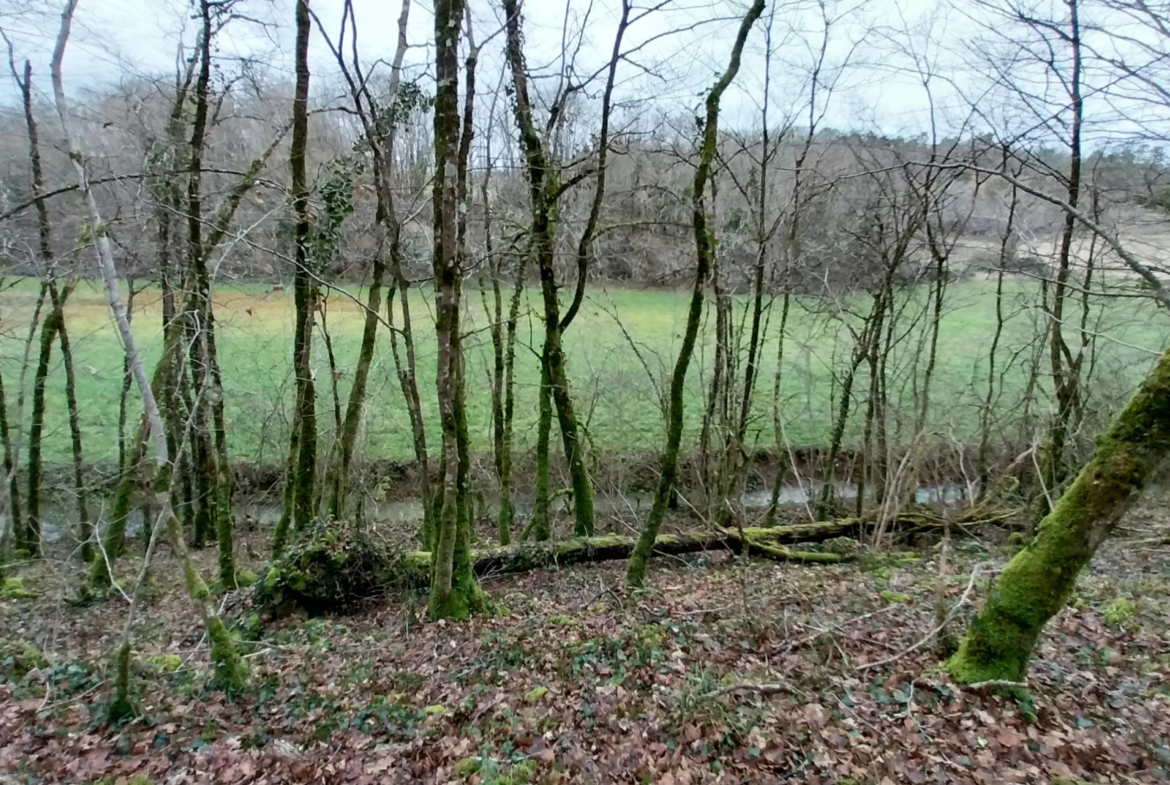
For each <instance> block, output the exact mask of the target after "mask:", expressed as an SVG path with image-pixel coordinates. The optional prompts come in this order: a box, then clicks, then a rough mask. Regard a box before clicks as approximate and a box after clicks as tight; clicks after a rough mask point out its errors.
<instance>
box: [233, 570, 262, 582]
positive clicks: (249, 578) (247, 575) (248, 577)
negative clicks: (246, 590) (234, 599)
mask: <svg viewBox="0 0 1170 785" xmlns="http://www.w3.org/2000/svg"><path fill="white" fill-rule="evenodd" d="M256 581H257V577H256V573H254V572H253V571H252V570H248V569H244V570H239V571H237V572H236V585H237V586H251V585H252V584H253V583H255V582H256Z"/></svg>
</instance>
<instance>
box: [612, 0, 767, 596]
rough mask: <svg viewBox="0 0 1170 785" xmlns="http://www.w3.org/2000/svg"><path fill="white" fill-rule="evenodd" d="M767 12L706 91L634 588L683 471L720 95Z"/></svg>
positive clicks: (746, 26)
mask: <svg viewBox="0 0 1170 785" xmlns="http://www.w3.org/2000/svg"><path fill="white" fill-rule="evenodd" d="M763 12H764V0H755V2H754V3H753V4H752V6H751V8H749V9H748V12H747V14H746V15H745V16H744V18H743V20H742V21H741V22H740V25H739V32H738V34H737V35H736V38H735V44H734V46H733V47H732V50H731V59H730V62H729V63H728V65H727V70H726V71H724V72H723V75H722V76H721V77H720V78H719V81H718V82H716V83H715V85H714V86H713V87H712V88H711V92H710V93H709V94H708V95H707V116H706V120H705V121H704V123H703V136H702V145H701V146H700V148H699V165H698V166H697V167H696V168H695V180H694V185H693V186H692V189H691V222H692V226H693V228H694V234H695V255H696V265H695V282H694V287H693V288H692V290H691V304H690V308H689V309H688V311H687V326H686V328H685V331H684V332H683V342H682V346H680V347H679V352H678V359H677V360H676V361H675V364H674V372H673V373H672V374H671V377H670V401H669V405H668V409H667V424H666V449H665V450H663V453H662V470H661V474H660V475H659V478H658V487H657V489H656V490H655V492H654V504H653V505H652V506H651V508H650V514H649V515H647V516H646V520H645V522H643V524H642V531H641V533H640V534H639V536H638V543H637V545H636V546H635V547H634V550H633V552H632V553H631V554H630V560H629V563H628V564H627V567H626V582H627V583H628V584H629V585H630V586H631V587H632V588H640V587H642V586H643V585H644V584H645V582H646V564H647V563H648V562H649V560H650V555H651V553H653V551H654V543H655V540H656V539H657V538H658V530H659V529H660V528H661V527H662V519H663V518H664V517H665V516H666V507H667V504H668V503H669V502H670V495H671V492H672V491H673V490H674V482H675V476H676V475H677V473H678V453H679V446H680V445H681V443H682V429H683V392H684V389H685V387H686V379H687V369H688V368H689V367H690V364H691V356H692V355H693V354H694V351H695V340H696V339H697V337H698V334H699V321H700V320H701V319H702V316H703V288H704V287H705V286H706V283H707V274H708V273H709V272H710V270H711V263H712V259H713V258H714V256H715V238H714V236H713V235H712V232H711V229H710V227H709V225H708V220H707V205H706V193H707V179H708V178H709V177H710V174H711V164H712V162H713V161H714V160H715V154H716V152H717V146H718V143H719V101H720V99H721V98H722V97H723V93H724V91H725V90H727V87H728V85H730V84H731V82H732V80H733V79H735V75H736V73H738V72H739V63H740V58H741V57H742V56H743V48H744V44H745V43H746V42H747V37H748V33H749V32H750V31H751V29H752V25H753V24H755V21H756V20H757V19H759V18H760V14H762V13H763Z"/></svg>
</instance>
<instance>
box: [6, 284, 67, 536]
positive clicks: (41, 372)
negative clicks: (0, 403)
mask: <svg viewBox="0 0 1170 785" xmlns="http://www.w3.org/2000/svg"><path fill="white" fill-rule="evenodd" d="M56 286H57V285H56V284H55V283H53V282H52V281H50V282H49V284H48V287H49V295H50V298H51V300H52V301H53V307H52V309H51V310H50V311H49V313H48V315H47V316H45V321H44V323H43V324H42V325H41V346H40V354H39V356H38V358H37V370H36V374H35V375H34V376H33V399H32V422H30V423H29V427H28V515H27V516H26V517H25V520H24V523H23V525H22V526H21V527H20V528H18V529H17V530H16V549H17V550H18V551H23V552H24V553H26V554H28V555H29V556H34V557H35V556H40V555H41V468H42V459H41V448H42V443H41V442H42V435H43V434H44V432H45V383H46V382H47V381H48V378H49V365H50V361H51V360H52V354H53V344H54V343H56V341H57V330H58V321H57V320H58V317H59V316H60V312H59V310H58V307H57V301H58V299H59V297H58V295H57V293H56V291H57V290H56Z"/></svg>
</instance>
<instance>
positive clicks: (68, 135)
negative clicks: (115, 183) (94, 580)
mask: <svg viewBox="0 0 1170 785" xmlns="http://www.w3.org/2000/svg"><path fill="white" fill-rule="evenodd" d="M77 3H78V0H69V3H68V5H67V6H66V7H65V10H64V12H63V13H62V14H61V29H60V32H59V33H58V36H57V42H56V45H55V47H54V49H53V59H52V76H53V97H54V99H55V101H54V102H55V103H56V106H57V114H58V116H59V117H60V120H61V131H62V139H63V142H64V147H65V151H66V152H67V153H68V156H69V159H70V161H71V162H72V163H73V167H74V170H75V171H76V173H77V180H78V185H79V188H80V191H81V195H82V198H83V199H84V202H85V206H86V213H87V216H88V219H89V223H90V227H91V230H92V231H93V234H94V238H95V240H96V244H97V250H98V261H99V269H100V271H101V276H102V284H103V288H104V289H105V292H106V297H107V298H108V300H109V303H110V310H111V311H113V314H114V320H115V322H116V323H117V325H118V333H119V335H120V337H121V339H122V346H123V347H124V349H125V351H126V354H127V356H128V357H129V358H130V369H131V372H132V373H133V374H134V378H135V380H136V381H137V383H138V390H139V392H140V393H141V395H142V408H143V412H144V414H145V416H146V420H147V422H148V423H149V426H150V433H151V435H152V436H153V438H154V445H155V459H156V461H157V463H158V468H159V471H158V475H159V477H160V478H161V479H160V482H163V481H165V480H166V479H169V474H170V467H171V462H170V456H169V452H168V450H167V437H166V429H165V427H164V426H163V420H162V415H161V413H160V411H159V407H158V399H157V397H156V396H155V391H154V390H153V389H152V386H151V383H150V381H149V380H148V379H147V376H146V368H145V367H144V366H143V364H142V356H141V355H140V354H139V353H138V346H137V343H136V342H135V340H134V334H133V332H131V330H130V321H129V319H127V318H126V308H125V305H124V304H123V302H122V294H121V291H120V290H119V289H118V271H117V268H116V267H115V265H114V252H113V247H112V246H111V244H110V239H109V230H108V227H107V226H106V225H105V224H104V223H103V221H102V217H101V212H100V211H99V209H98V203H97V199H96V198H95V196H94V194H93V191H92V189H91V188H90V180H89V173H88V171H87V170H86V166H85V158H84V157H83V156H82V154H81V150H80V148H78V147H77V146H76V145H75V143H74V135H73V129H72V123H71V121H70V116H69V107H68V104H67V102H66V98H65V88H64V83H63V81H62V77H61V63H62V61H63V60H64V58H65V47H66V44H67V43H68V41H69V31H70V28H71V26H72V23H73V15H74V13H75V11H76V10H77ZM164 356H165V354H164ZM164 364H165V363H164ZM160 518H161V519H162V520H165V521H167V523H168V529H169V531H170V533H171V535H172V537H171V539H172V543H171V545H172V547H173V548H174V549H175V552H176V553H177V554H178V555H179V556H180V557H181V558H182V560H183V565H184V572H185V574H186V575H187V578H188V586H190V587H192V589H194V588H195V586H194V584H195V583H196V580H194V579H198V578H199V572H198V569H197V568H196V567H195V565H194V563H193V562H192V561H191V559H190V558H189V556H188V555H187V546H186V543H185V542H184V541H183V536H182V531H181V530H180V528H179V524H178V521H177V519H175V517H174V515H173V513H172V510H171V504H170V496H169V494H165V493H164V494H163V495H162V501H161V505H160ZM198 582H199V583H202V581H201V580H199V581H198ZM192 597H193V599H194V600H195V601H196V604H197V605H198V607H199V610H200V615H201V617H202V619H203V622H204V625H205V626H206V628H207V632H208V636H209V637H210V638H211V641H212V647H211V655H212V660H213V661H214V663H215V666H216V673H217V675H218V676H220V677H221V678H222V679H223V680H224V681H225V682H227V683H228V685H229V686H231V687H238V686H242V682H243V679H244V678H246V673H247V671H246V668H245V665H244V663H243V661H242V660H241V658H240V656H239V653H238V652H237V650H236V647H235V643H234V641H233V640H232V638H231V636H230V634H228V632H227V630H226V629H225V628H224V626H223V622H222V621H220V619H219V617H218V616H217V615H216V614H215V612H214V610H212V609H211V608H210V606H209V605H208V603H207V598H206V593H205V592H204V593H202V596H199V593H197V592H195V591H194V590H192ZM129 646H130V644H129V641H125V642H123V644H122V647H121V648H122V652H121V658H122V659H123V661H124V662H125V661H127V660H128V659H129V656H130V651H129ZM121 670H124V671H128V670H129V668H128V667H124V668H122V669H121Z"/></svg>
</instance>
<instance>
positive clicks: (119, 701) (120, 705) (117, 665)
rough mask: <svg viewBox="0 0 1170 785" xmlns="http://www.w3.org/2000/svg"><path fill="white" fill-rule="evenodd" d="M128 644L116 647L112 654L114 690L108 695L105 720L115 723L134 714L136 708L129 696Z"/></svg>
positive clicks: (129, 652)
mask: <svg viewBox="0 0 1170 785" xmlns="http://www.w3.org/2000/svg"><path fill="white" fill-rule="evenodd" d="M131 654H132V652H131V649H130V644H129V643H127V644H125V645H123V646H121V647H120V648H119V649H118V653H117V654H116V655H114V691H113V693H112V694H111V695H110V703H109V705H108V706H107V707H106V722H108V723H109V724H111V725H117V724H119V723H121V722H124V721H126V720H128V719H130V718H131V717H133V716H134V715H135V714H137V709H136V708H135V707H134V701H133V700H132V698H131V696H130V659H131Z"/></svg>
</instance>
